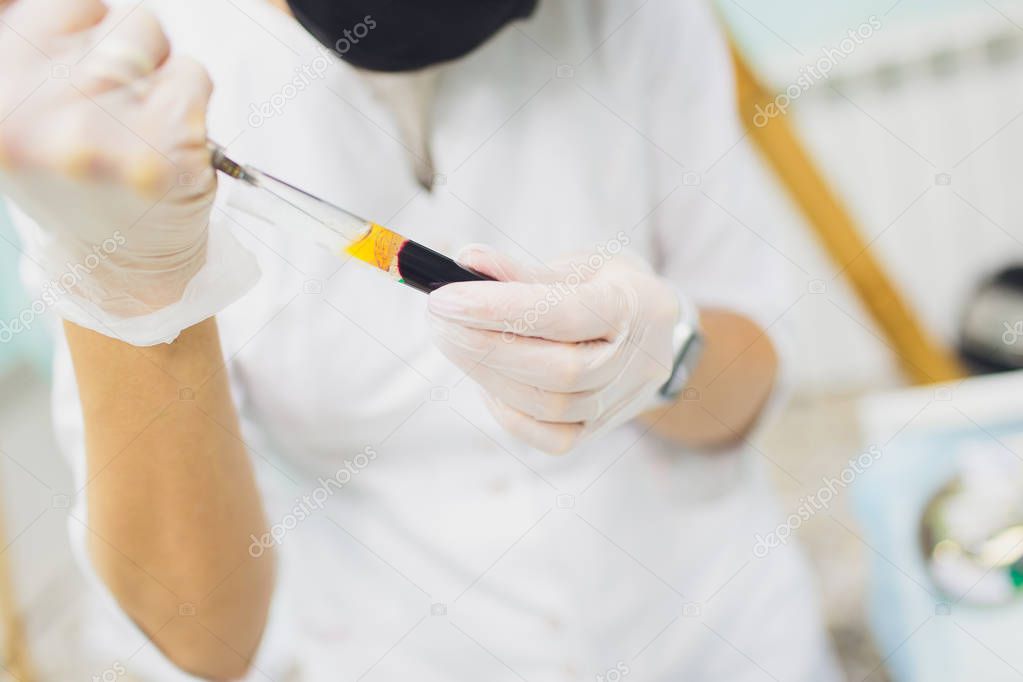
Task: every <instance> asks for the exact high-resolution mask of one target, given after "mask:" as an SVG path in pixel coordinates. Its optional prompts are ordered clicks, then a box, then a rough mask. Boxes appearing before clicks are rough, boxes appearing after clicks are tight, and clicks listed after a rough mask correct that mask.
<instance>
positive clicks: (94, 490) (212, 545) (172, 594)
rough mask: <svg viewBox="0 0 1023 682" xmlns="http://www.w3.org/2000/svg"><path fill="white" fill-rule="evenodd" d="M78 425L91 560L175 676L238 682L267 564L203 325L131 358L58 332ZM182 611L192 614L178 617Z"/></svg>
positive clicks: (245, 469) (220, 374) (262, 600)
mask: <svg viewBox="0 0 1023 682" xmlns="http://www.w3.org/2000/svg"><path fill="white" fill-rule="evenodd" d="M65 332H66V334H67V339H68V344H69V346H70V348H71V355H72V359H73V361H74V366H75V374H76V376H77V378H78V387H79V392H80V395H81V402H82V410H83V413H84V417H85V440H86V452H87V472H88V473H87V475H88V479H89V483H88V486H87V487H86V494H87V495H88V514H89V519H88V521H89V533H88V537H89V542H88V548H89V553H90V555H91V559H92V561H93V563H94V565H95V567H96V570H97V572H98V574H99V576H100V577H101V578H102V579H103V581H104V582H105V583H106V584H107V585H108V587H109V588H110V590H111V591H112V593H113V594H114V596H115V597H116V599H117V600H118V602H119V603H120V605H121V607H122V608H123V609H124V610H125V612H126V613H127V614H128V615H129V616H130V617H131V618H132V619H134V620H135V622H136V623H137V624H138V625H139V626H140V627H141V628H142V630H143V631H145V633H146V634H147V635H148V636H149V637H150V638H151V639H152V640H153V642H154V643H155V644H156V645H157V646H158V647H159V648H160V649H161V650H162V651H163V652H164V653H165V654H166V655H167V656H168V657H169V658H170V659H171V660H172V661H173V662H174V663H175V664H176V665H178V666H179V667H180V668H182V669H183V670H186V671H188V672H189V673H191V674H194V675H198V676H201V677H203V678H208V679H216V680H227V679H234V678H237V677H239V676H241V675H242V674H243V673H244V672H245V670H246V669H247V668H248V666H249V664H250V661H251V658H252V657H253V655H254V652H255V651H256V649H257V647H258V644H259V641H260V638H261V636H262V632H263V629H264V625H265V623H266V618H267V611H268V608H269V604H270V598H271V595H272V592H273V578H274V576H273V571H274V567H273V557H272V553H271V552H270V551H265V552H264V553H263V554H262V555H261V556H260V557H259V558H253V557H252V556H250V554H249V549H248V548H249V546H250V544H251V543H252V539H251V537H250V536H251V535H255V536H257V537H258V536H260V535H262V534H263V533H264V532H266V521H265V517H264V514H263V510H262V505H261V501H260V496H259V493H258V491H257V488H256V485H255V482H254V479H253V473H252V469H251V465H250V462H249V460H248V457H247V454H246V450H245V447H244V445H243V443H242V441H241V440H240V439H239V433H238V419H237V416H236V414H235V409H234V406H233V404H232V401H231V396H230V392H229V390H228V383H227V378H226V376H225V374H226V373H225V372H224V371H223V359H222V356H221V350H220V339H219V335H218V332H217V325H216V321H215V319H212V318H211V319H209V320H207V321H205V322H202V323H200V324H198V325H196V326H195V327H192V328H191V329H188V330H186V331H185V332H183V333H182V334H181V336H180V337H179V338H178V339H177V341H175V342H174V343H171V344H166V345H160V346H155V347H152V348H135V347H133V346H129V345H127V344H124V343H122V342H120V341H116V340H114V339H111V338H108V337H106V336H103V335H100V334H97V333H95V332H92V331H89V330H85V329H82V328H81V327H77V326H75V325H73V324H70V323H66V324H65ZM192 609H194V615H189V614H190V613H191V611H192Z"/></svg>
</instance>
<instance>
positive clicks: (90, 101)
mask: <svg viewBox="0 0 1023 682" xmlns="http://www.w3.org/2000/svg"><path fill="white" fill-rule="evenodd" d="M0 20H2V22H3V24H6V26H4V25H0V64H3V71H4V76H3V79H2V80H0V191H2V192H3V193H4V194H6V195H8V197H9V198H10V199H12V200H13V202H14V203H15V204H16V205H17V207H18V208H19V209H20V210H21V212H23V213H24V214H26V215H27V216H28V217H29V218H31V219H32V220H33V221H34V222H35V223H36V224H37V225H38V228H39V229H38V230H35V231H32V232H30V233H29V234H28V235H27V241H28V242H29V243H27V244H26V245H25V246H26V250H27V254H28V257H29V259H30V260H32V261H34V262H35V263H36V264H37V265H39V266H41V267H42V269H43V271H44V273H45V277H46V278H47V279H48V280H49V293H50V295H53V294H56V296H55V298H56V299H57V300H56V302H54V303H52V305H54V306H55V307H56V308H57V310H58V313H60V314H61V315H62V316H64V317H65V318H67V319H71V320H72V321H74V322H76V323H78V324H81V325H83V326H86V327H89V328H92V329H95V330H97V331H99V332H101V333H105V334H108V335H111V336H120V337H122V338H125V340H127V341H129V342H132V343H136V344H138V345H148V344H152V343H158V342H160V341H169V340H172V339H173V338H174V337H176V336H177V334H178V333H179V332H180V331H181V330H182V329H183V328H185V327H187V326H190V325H192V324H195V323H197V322H199V321H201V320H202V319H204V318H205V317H209V316H210V315H213V314H215V313H216V312H218V310H219V308H221V307H223V306H224V305H226V304H227V303H228V302H230V300H233V299H234V298H237V296H238V295H240V293H241V291H243V290H244V289H247V288H248V286H251V283H252V282H253V281H254V279H255V275H256V274H257V273H258V271H257V270H256V269H255V264H254V260H253V259H252V257H251V256H250V255H249V254H247V253H246V252H244V251H241V250H240V247H238V246H237V244H235V243H233V239H231V238H230V237H229V236H227V235H221V237H220V238H219V240H217V244H216V246H213V245H212V242H211V240H210V230H209V220H210V211H211V208H212V204H213V198H214V195H215V192H216V186H217V183H216V175H215V172H214V171H213V170H212V168H211V167H210V157H209V152H208V151H207V149H206V126H205V117H206V108H207V103H208V100H209V97H210V92H211V84H210V80H209V77H208V76H207V74H206V71H205V70H204V69H203V68H202V67H201V66H199V65H198V64H197V63H195V62H193V61H191V60H188V59H185V58H180V57H171V56H170V46H169V44H168V42H167V38H166V36H165V35H164V33H163V30H162V29H161V27H160V25H159V23H158V22H157V20H156V19H155V18H154V16H153V15H152V14H151V13H149V12H148V11H147V10H146V9H144V8H136V7H131V8H124V9H123V10H118V11H114V12H109V13H108V11H107V8H106V7H105V6H104V5H103V4H102V3H101V2H99V0H13V1H11V2H6V3H5V2H2V0H0ZM234 250H237V252H238V253H237V254H232V253H231V252H232V251H234ZM214 251H216V252H218V253H217V255H216V256H215V257H214V255H213V254H212V253H211V252H214ZM225 259H226V260H232V261H233V262H232V263H231V264H230V265H231V267H230V268H228V267H226V264H225V263H224V262H223V261H225ZM210 261H216V264H217V266H218V268H219V270H220V272H219V273H211V272H206V273H205V276H204V277H197V276H198V275H199V274H200V272H202V271H203V269H204V266H206V265H207V264H208V263H209V262H210ZM228 271H230V274H229V275H226V276H225V274H224V273H226V272H228ZM193 280H195V281H193ZM225 280H226V281H225ZM213 287H216V290H213V289H212V288H213Z"/></svg>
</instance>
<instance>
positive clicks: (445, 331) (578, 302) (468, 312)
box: [429, 246, 681, 454]
mask: <svg viewBox="0 0 1023 682" xmlns="http://www.w3.org/2000/svg"><path fill="white" fill-rule="evenodd" d="M458 260H459V262H460V263H462V264H463V265H465V266H467V267H469V268H472V269H473V270H476V271H478V272H480V273H482V274H486V275H490V276H491V277H494V278H496V279H498V280H500V281H499V282H467V283H457V284H450V285H448V286H445V287H442V288H440V289H438V290H437V291H435V292H433V293H432V294H430V303H429V309H430V319H431V323H432V327H433V329H434V332H435V338H436V342H437V344H438V346H439V348H440V349H441V351H442V352H443V353H444V354H445V355H446V356H447V357H448V358H449V359H450V360H451V361H452V362H454V363H455V364H456V365H458V367H459V368H461V369H462V370H463V371H464V372H466V374H468V375H469V376H470V377H472V378H473V379H474V380H475V381H476V382H477V383H479V384H480V386H481V387H482V388H483V391H484V394H485V396H486V398H487V402H488V404H489V407H490V411H491V412H492V413H493V415H494V417H495V418H496V419H497V421H498V422H499V423H500V424H501V425H502V426H503V427H504V428H505V429H506V430H507V431H508V432H509V433H511V434H512V435H514V436H516V437H517V438H519V439H521V440H522V441H524V442H526V443H528V444H529V445H532V446H534V447H536V448H538V449H540V450H543V451H545V452H548V453H551V454H561V453H565V452H568V451H569V450H571V449H572V448H573V447H575V446H576V445H577V444H578V443H579V442H580V441H582V440H583V439H584V438H588V437H592V436H594V435H597V434H599V433H601V432H603V431H606V430H609V429H612V428H614V427H616V426H618V425H620V424H623V423H625V422H626V421H629V420H630V419H632V418H634V417H636V416H637V415H639V414H640V413H642V412H645V411H646V410H648V409H650V408H652V407H654V406H656V405H657V404H658V402H659V396H658V390H659V389H660V387H661V386H663V385H664V383H665V382H666V381H667V380H668V377H669V375H670V374H671V366H672V362H673V360H674V350H673V335H674V329H675V326H676V323H677V321H678V319H679V315H680V309H681V306H680V303H679V298H678V295H677V293H676V292H675V290H674V288H673V287H671V286H670V285H669V284H668V283H666V282H665V281H664V280H662V279H660V278H659V277H658V276H657V275H656V274H655V273H654V272H653V271H652V270H651V269H650V268H649V267H648V266H647V265H645V264H643V263H641V262H639V261H638V260H637V259H635V258H633V257H631V256H627V255H625V254H622V253H619V254H618V255H616V256H613V257H611V258H610V259H607V260H605V259H602V264H601V265H600V267H598V268H592V267H590V265H589V263H592V262H593V261H592V260H591V259H589V258H588V257H587V256H582V257H580V258H577V259H568V260H564V261H559V262H557V263H554V264H552V265H550V266H549V267H528V266H524V265H521V264H518V263H516V262H514V261H512V260H511V259H509V258H507V257H505V256H503V255H500V254H498V253H497V252H495V251H493V250H492V249H489V248H488V247H482V246H472V247H468V248H467V249H466V250H465V251H463V252H462V254H461V255H460V256H459V259H458Z"/></svg>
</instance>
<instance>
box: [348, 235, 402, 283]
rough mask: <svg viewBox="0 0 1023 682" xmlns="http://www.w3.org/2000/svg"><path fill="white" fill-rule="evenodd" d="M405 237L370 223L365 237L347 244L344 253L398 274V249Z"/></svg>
mask: <svg viewBox="0 0 1023 682" xmlns="http://www.w3.org/2000/svg"><path fill="white" fill-rule="evenodd" d="M405 241H406V239H405V238H404V237H402V236H401V235H400V234H398V233H397V232H392V231H390V230H388V229H387V228H386V227H383V226H382V225H377V224H376V223H372V224H371V226H370V230H369V232H368V233H367V234H366V236H365V237H363V238H362V239H360V240H358V241H357V242H353V243H352V244H349V245H348V247H347V248H345V253H347V254H348V255H349V256H354V257H355V258H358V259H359V260H361V261H363V262H366V263H369V264H370V265H372V266H374V267H377V268H380V269H381V270H383V271H385V272H389V273H391V274H392V275H394V276H395V277H400V275H399V274H398V251H400V250H401V247H402V244H404V243H405Z"/></svg>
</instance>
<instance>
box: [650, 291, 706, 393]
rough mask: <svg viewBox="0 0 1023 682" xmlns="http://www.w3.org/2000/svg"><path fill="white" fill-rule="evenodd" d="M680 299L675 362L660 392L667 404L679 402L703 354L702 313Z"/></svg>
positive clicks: (675, 333) (673, 335) (690, 303)
mask: <svg viewBox="0 0 1023 682" xmlns="http://www.w3.org/2000/svg"><path fill="white" fill-rule="evenodd" d="M678 298H679V307H680V309H681V314H680V315H679V320H678V323H677V324H676V325H675V330H674V332H673V334H672V348H674V350H675V360H674V362H673V363H672V365H671V376H669V377H668V380H667V381H666V382H664V385H663V386H661V389H660V391H658V394H659V396H660V398H661V400H663V401H664V402H665V403H673V402H675V401H676V400H678V397H679V396H680V395H681V394H682V391H683V390H684V389H685V387H686V383H687V382H688V381H689V377H690V376H691V375H692V373H693V370H694V369H696V365H697V363H698V362H699V361H700V356H701V355H702V354H703V332H701V331H700V311H699V310H698V309H697V308H696V306H695V305H693V302H692V301H690V300H689V299H688V298H686V297H685V296H681V295H680V296H679V297H678Z"/></svg>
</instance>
